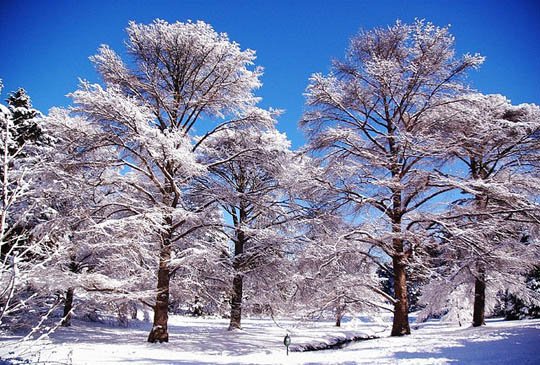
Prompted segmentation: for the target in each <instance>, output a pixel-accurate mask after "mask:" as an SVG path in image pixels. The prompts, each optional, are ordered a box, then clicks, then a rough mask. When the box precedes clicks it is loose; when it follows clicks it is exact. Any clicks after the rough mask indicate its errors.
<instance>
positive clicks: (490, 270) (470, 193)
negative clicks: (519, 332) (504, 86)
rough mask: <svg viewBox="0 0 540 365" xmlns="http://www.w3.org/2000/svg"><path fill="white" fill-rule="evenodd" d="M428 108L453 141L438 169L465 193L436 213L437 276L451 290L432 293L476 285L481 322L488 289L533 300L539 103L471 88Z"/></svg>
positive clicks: (539, 211) (476, 322)
mask: <svg viewBox="0 0 540 365" xmlns="http://www.w3.org/2000/svg"><path fill="white" fill-rule="evenodd" d="M430 113H431V116H428V118H429V117H432V118H435V119H437V120H441V121H442V122H441V123H439V124H438V125H437V126H436V127H435V128H434V131H433V135H434V137H435V138H438V139H440V140H444V141H447V142H449V145H448V147H447V149H446V153H447V154H448V156H449V158H450V161H449V166H448V167H447V168H445V169H444V171H440V172H439V173H440V175H441V180H440V182H441V183H442V184H446V185H448V186H450V187H454V188H456V189H459V190H461V193H462V194H461V196H459V198H458V199H457V200H456V201H455V202H454V204H453V206H452V207H451V209H450V210H449V211H447V212H444V213H443V214H441V215H440V216H439V217H438V218H436V227H437V228H438V229H439V231H442V233H439V237H440V239H441V240H440V242H438V245H439V246H441V247H438V248H437V250H439V251H440V255H437V256H435V258H434V259H435V260H436V261H439V263H440V261H441V256H442V257H445V256H446V259H445V260H446V263H445V267H444V268H443V270H442V271H444V274H443V275H442V278H440V279H439V280H437V281H440V280H442V281H446V282H447V285H446V286H445V285H441V286H440V287H441V288H442V287H446V288H447V289H448V290H447V291H446V292H445V291H441V290H437V289H435V290H436V291H437V292H438V294H430V293H426V295H428V296H430V297H433V296H439V298H441V300H442V298H445V297H448V296H449V295H450V293H451V292H452V289H453V287H454V286H455V287H456V288H460V287H468V288H469V289H471V290H470V292H469V293H471V294H472V291H473V290H474V294H473V295H470V298H469V301H470V302H471V303H473V326H480V325H483V324H484V313H485V310H486V288H487V289H489V292H490V293H491V295H490V297H491V302H492V303H493V300H494V299H495V298H496V295H497V293H498V292H500V291H507V290H509V291H510V292H516V293H519V292H522V293H523V295H524V296H525V297H528V298H529V299H530V300H533V298H532V297H531V295H527V294H526V292H527V288H526V287H525V280H524V275H525V274H526V273H527V272H528V271H530V270H531V269H532V268H533V266H534V265H535V264H537V263H538V260H539V256H538V237H537V235H536V234H535V233H534V232H536V231H538V226H539V224H540V206H539V202H540V200H539V195H538V191H539V189H540V175H539V174H538V161H539V157H540V154H539V152H538V151H539V147H540V141H539V138H538V137H539V136H540V108H538V106H536V105H532V104H521V105H517V106H514V105H512V104H511V103H510V101H509V100H508V99H506V98H505V97H504V96H502V95H483V94H478V93H473V94H468V95H464V96H461V97H459V98H457V99H451V100H448V102H447V105H446V106H445V107H444V108H439V109H437V110H432V111H431V112H430ZM433 284H434V282H432V285H433ZM489 287H491V288H489ZM473 288H474V289H473ZM443 292H445V294H443ZM533 296H534V295H533ZM473 297H474V299H473ZM538 299H540V298H537V300H538ZM436 307H437V306H436V305H430V306H428V308H427V309H428V310H433V309H435V308H436ZM491 307H493V305H491Z"/></svg>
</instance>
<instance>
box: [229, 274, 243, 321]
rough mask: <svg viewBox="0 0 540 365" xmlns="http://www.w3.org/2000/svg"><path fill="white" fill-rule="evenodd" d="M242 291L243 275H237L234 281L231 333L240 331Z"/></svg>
mask: <svg viewBox="0 0 540 365" xmlns="http://www.w3.org/2000/svg"><path fill="white" fill-rule="evenodd" d="M242 290H243V277H242V274H236V275H235V276H234V279H233V295H232V300H231V322H230V324H229V331H231V330H233V329H240V328H242V327H241V321H242Z"/></svg>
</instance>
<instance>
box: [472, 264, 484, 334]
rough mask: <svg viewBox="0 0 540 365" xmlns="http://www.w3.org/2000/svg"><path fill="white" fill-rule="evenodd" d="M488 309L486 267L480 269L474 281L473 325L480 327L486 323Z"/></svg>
mask: <svg viewBox="0 0 540 365" xmlns="http://www.w3.org/2000/svg"><path fill="white" fill-rule="evenodd" d="M485 309H486V274H485V270H484V268H482V267H481V268H480V269H479V270H478V275H477V276H476V280H475V282H474V310H473V327H479V326H483V325H485V324H486V322H485V320H484V313H485Z"/></svg>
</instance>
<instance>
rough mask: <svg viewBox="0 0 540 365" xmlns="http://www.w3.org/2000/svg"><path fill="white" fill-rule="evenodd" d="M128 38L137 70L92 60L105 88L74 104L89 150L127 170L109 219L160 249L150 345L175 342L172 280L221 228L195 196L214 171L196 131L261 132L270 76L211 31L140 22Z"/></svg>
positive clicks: (112, 59)
mask: <svg viewBox="0 0 540 365" xmlns="http://www.w3.org/2000/svg"><path fill="white" fill-rule="evenodd" d="M127 33H128V41H127V43H126V44H127V51H128V54H129V55H130V56H131V59H132V62H130V63H124V62H123V61H122V59H121V58H120V56H119V55H118V54H117V53H115V52H114V51H113V50H112V49H110V48H109V47H108V46H102V47H101V48H100V50H99V53H98V54H97V55H95V56H93V57H92V58H91V59H92V61H93V62H94V64H95V65H96V68H97V70H98V72H99V74H100V75H101V77H102V78H103V81H104V86H103V87H102V86H100V85H91V84H89V83H87V82H83V83H82V85H81V88H80V89H79V90H78V91H76V92H74V93H73V95H72V97H73V100H74V102H75V105H76V106H75V111H76V112H78V113H81V114H82V115H84V116H85V118H87V119H88V120H89V121H90V122H91V123H92V125H93V126H94V128H95V130H96V131H97V132H96V133H97V135H98V136H99V138H96V139H95V141H94V142H95V143H94V144H92V145H90V146H87V148H89V149H92V148H94V149H95V148H109V147H112V148H114V149H115V151H116V154H112V155H111V156H110V161H109V163H110V164H115V165H116V166H118V167H120V168H122V169H123V170H122V173H121V174H120V176H118V179H117V183H116V184H117V186H118V192H117V193H116V196H115V198H114V202H111V203H110V204H109V205H107V206H104V211H103V214H104V216H105V217H107V221H108V222H109V223H113V222H114V224H116V225H118V224H125V226H124V227H125V228H126V229H132V230H133V229H134V228H136V229H139V230H142V231H145V232H146V234H147V236H146V237H147V238H146V240H145V243H146V244H155V245H157V249H155V250H154V252H155V258H156V260H157V261H158V263H159V265H158V269H157V292H156V297H155V303H154V304H152V307H153V309H154V326H153V328H152V331H151V333H150V335H149V337H148V341H150V342H158V341H159V342H164V341H165V342H166V341H168V331H167V321H168V313H167V310H168V305H169V296H170V291H169V288H170V279H171V274H172V273H173V272H175V271H176V268H175V267H171V262H172V260H173V259H174V257H175V256H178V255H181V253H180V252H181V251H182V248H186V247H190V246H192V244H193V241H192V239H193V237H192V236H191V235H192V234H195V232H196V231H197V230H198V229H200V228H201V227H210V226H214V225H216V224H221V222H220V217H219V216H218V215H216V214H215V210H213V209H208V208H210V207H211V206H212V204H213V203H214V202H213V201H205V200H204V199H199V198H198V197H193V196H191V195H189V189H190V183H191V182H192V180H193V179H194V178H195V177H198V176H201V175H202V174H204V173H205V172H206V167H205V166H204V165H202V164H200V163H199V162H197V160H196V158H195V154H194V152H193V150H195V149H196V148H197V145H194V143H193V141H192V137H191V135H190V133H192V132H193V131H194V129H193V128H194V126H196V125H197V126H198V127H199V128H200V130H201V131H202V132H203V133H204V132H205V131H208V133H207V135H208V136H209V135H211V134H212V133H213V132H214V131H216V130H219V129H220V128H221V127H222V126H223V125H231V124H242V123H260V122H261V118H260V117H261V112H260V110H258V109H256V108H255V107H254V105H255V103H256V102H257V101H258V98H256V97H255V96H254V95H253V91H254V89H256V88H258V87H259V86H260V81H259V76H260V74H261V70H260V69H259V68H253V67H252V65H253V61H254V59H255V52H254V51H252V50H241V49H240V47H239V45H238V44H237V43H234V42H231V41H229V39H228V37H227V35H226V34H224V33H217V32H215V31H214V30H213V29H212V27H211V26H210V25H208V24H205V23H203V22H195V23H192V22H187V23H181V22H176V23H173V24H169V23H167V22H165V21H162V20H156V21H154V22H153V23H152V24H149V25H143V24H137V23H134V22H131V23H130V24H129V26H128V28H127ZM203 139H204V138H203ZM104 224H105V223H104ZM141 243H143V242H141ZM178 250H180V252H179V251H178Z"/></svg>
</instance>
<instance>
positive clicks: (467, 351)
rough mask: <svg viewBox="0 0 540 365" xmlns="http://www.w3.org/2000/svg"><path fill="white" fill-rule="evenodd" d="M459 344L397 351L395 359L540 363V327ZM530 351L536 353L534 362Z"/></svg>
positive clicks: (495, 334) (503, 332) (466, 340)
mask: <svg viewBox="0 0 540 365" xmlns="http://www.w3.org/2000/svg"><path fill="white" fill-rule="evenodd" d="M456 342H457V345H454V346H449V347H439V348H434V349H433V351H418V352H407V351H400V352H395V353H394V357H395V358H396V359H403V360H405V359H407V360H412V359H437V360H445V361H448V362H456V363H469V364H483V363H484V364H523V365H524V364H533V363H534V364H540V351H538V350H539V346H540V328H520V329H513V330H512V332H511V333H509V332H505V331H500V332H495V333H492V334H490V335H489V336H488V337H485V338H483V337H481V336H480V335H479V336H478V338H476V339H475V338H472V339H461V340H457V341H456ZM531 354H535V358H534V360H533V361H532V362H531Z"/></svg>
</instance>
